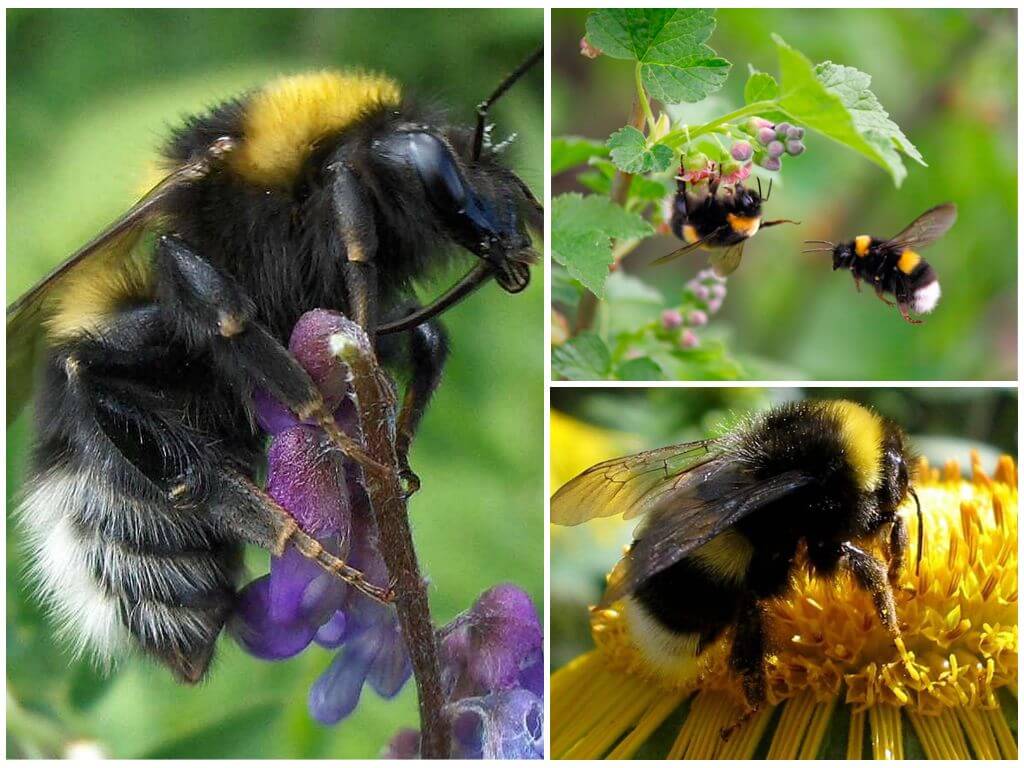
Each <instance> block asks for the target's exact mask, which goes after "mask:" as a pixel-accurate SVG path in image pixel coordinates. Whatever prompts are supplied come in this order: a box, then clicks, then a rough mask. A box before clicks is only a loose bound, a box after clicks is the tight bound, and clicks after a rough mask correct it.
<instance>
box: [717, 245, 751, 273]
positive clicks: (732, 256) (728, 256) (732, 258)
mask: <svg viewBox="0 0 1024 768" xmlns="http://www.w3.org/2000/svg"><path fill="white" fill-rule="evenodd" d="M745 242H746V241H745V240H741V241H740V242H738V243H736V245H733V246H731V247H729V248H726V249H725V250H724V251H715V252H713V253H712V254H711V268H712V269H713V270H714V271H715V274H716V275H718V276H719V277H725V276H727V275H731V274H732V273H733V272H735V271H736V268H737V267H738V266H739V265H740V262H741V261H743V245H744V243H745Z"/></svg>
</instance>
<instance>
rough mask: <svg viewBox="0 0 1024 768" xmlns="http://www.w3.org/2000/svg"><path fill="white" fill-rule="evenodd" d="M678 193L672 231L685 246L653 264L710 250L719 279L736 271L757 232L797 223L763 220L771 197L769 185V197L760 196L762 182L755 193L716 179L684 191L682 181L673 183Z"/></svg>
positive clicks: (738, 185) (673, 213)
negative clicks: (766, 204) (697, 251)
mask: <svg viewBox="0 0 1024 768" xmlns="http://www.w3.org/2000/svg"><path fill="white" fill-rule="evenodd" d="M676 184H677V191H676V196H675V200H674V201H673V204H672V220H671V227H672V232H673V234H675V236H676V237H678V238H679V239H680V240H682V241H684V242H685V243H686V245H684V246H683V247H682V248H679V249H677V250H675V251H673V252H672V253H670V254H668V255H666V256H662V257H661V258H659V259H656V260H655V261H654V262H653V263H654V264H665V263H666V262H669V261H673V260H675V259H678V258H679V257H680V256H685V255H686V254H688V253H690V252H691V251H695V250H697V249H698V248H703V249H705V250H710V251H711V256H710V260H711V267H712V269H714V271H715V274H716V275H718V276H719V277H725V276H726V275H730V274H732V273H733V272H735V271H736V268H737V267H738V266H739V265H740V261H742V259H743V246H744V245H746V242H747V240H749V239H750V238H752V237H753V236H754V235H756V234H757V233H758V232H759V231H760V230H762V229H766V228H768V227H774V226H776V225H777V224H798V223H799V222H796V221H792V220H790V219H775V220H774V221H764V220H763V218H762V208H763V206H764V203H766V202H767V201H768V198H770V197H771V194H772V187H771V182H769V184H768V194H767V195H765V196H763V197H762V195H761V181H760V179H758V182H757V191H756V192H755V191H754V190H752V189H748V188H747V187H745V186H743V183H742V182H740V183H737V184H735V185H733V186H721V185H719V182H718V180H713V181H711V182H709V183H708V184H707V185H706V186H704V185H701V186H699V187H698V188H696V189H695V188H694V187H693V186H692V185H691V187H690V188H687V185H686V184H687V183H686V181H684V180H683V179H681V178H680V179H678V180H677V181H676Z"/></svg>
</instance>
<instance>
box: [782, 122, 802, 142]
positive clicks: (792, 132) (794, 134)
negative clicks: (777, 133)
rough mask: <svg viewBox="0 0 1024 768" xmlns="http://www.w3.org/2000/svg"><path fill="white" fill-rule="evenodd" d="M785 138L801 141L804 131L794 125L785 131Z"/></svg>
mask: <svg viewBox="0 0 1024 768" xmlns="http://www.w3.org/2000/svg"><path fill="white" fill-rule="evenodd" d="M786 136H787V137H788V138H790V139H802V138H803V137H804V129H803V128H801V127H800V126H798V125H794V126H792V127H790V129H789V130H788V131H786Z"/></svg>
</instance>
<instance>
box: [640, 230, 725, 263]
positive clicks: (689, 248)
mask: <svg viewBox="0 0 1024 768" xmlns="http://www.w3.org/2000/svg"><path fill="white" fill-rule="evenodd" d="M723 229H724V227H719V228H718V229H715V230H712V231H711V232H709V233H708V234H706V235H704V237H702V238H701V239H700V240H694V241H693V242H692V243H687V244H686V245H684V246H683V247H682V248H677V249H676V250H674V251H672V252H671V253H668V254H665V255H664V256H659V257H658V258H657V259H655V260H654V261H652V262H651V264H652V265H654V264H667V263H668V262H670V261H675V260H676V259H678V258H680V257H681V256H685V255H686V254H688V253H693V252H694V251H696V250H697V249H698V248H700V247H701V246H703V245H705V244H706V243H707V242H708V241H709V240H711V239H712V238H714V237H715V235H717V234H718V233H719V232H721V231H722V230H723Z"/></svg>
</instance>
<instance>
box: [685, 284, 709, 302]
mask: <svg viewBox="0 0 1024 768" xmlns="http://www.w3.org/2000/svg"><path fill="white" fill-rule="evenodd" d="M690 290H691V292H692V293H693V295H694V296H696V297H697V298H698V299H700V300H701V301H707V300H708V297H709V296H710V295H711V292H710V291H709V290H708V287H707V286H706V285H700V284H698V285H695V286H693V288H691V289H690Z"/></svg>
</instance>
